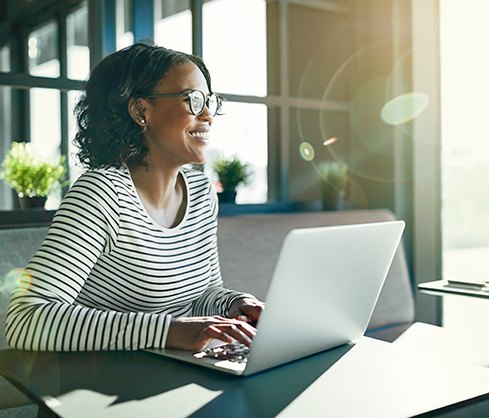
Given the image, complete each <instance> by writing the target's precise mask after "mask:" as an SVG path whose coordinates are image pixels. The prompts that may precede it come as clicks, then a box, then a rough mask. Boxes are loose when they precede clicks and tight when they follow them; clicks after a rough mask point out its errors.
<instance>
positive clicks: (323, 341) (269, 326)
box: [147, 221, 404, 376]
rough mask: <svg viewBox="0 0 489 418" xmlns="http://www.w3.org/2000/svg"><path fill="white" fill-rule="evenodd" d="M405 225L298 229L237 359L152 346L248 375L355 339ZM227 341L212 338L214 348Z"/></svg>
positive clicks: (287, 240)
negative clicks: (253, 332) (249, 341)
mask: <svg viewBox="0 0 489 418" xmlns="http://www.w3.org/2000/svg"><path fill="white" fill-rule="evenodd" d="M403 230H404V222H403V221H393V222H380V223H366V224H359V225H344V226H331V227H320V228H305V229H295V230H292V231H291V232H290V233H289V234H288V235H287V236H286V237H285V239H284V241H283V244H282V248H281V251H280V255H279V257H278V261H277V264H276V266H275V270H274V273H273V277H272V281H271V283H270V287H269V289H268V293H267V296H266V298H265V302H266V309H265V310H264V311H263V312H262V314H261V316H260V320H259V321H258V324H257V334H256V336H255V337H254V339H253V343H252V345H251V348H250V349H249V353H248V354H247V356H242V357H243V358H242V359H238V361H236V360H235V359H232V360H229V359H226V358H225V357H226V356H224V358H223V356H219V355H217V357H215V358H213V357H210V356H208V355H205V354H202V352H200V353H195V352H192V351H186V350H179V349H172V348H166V349H147V351H150V352H152V353H155V354H159V355H163V356H167V357H171V358H175V359H178V360H183V361H187V362H190V363H193V364H197V365H200V366H204V367H210V368H213V369H216V370H220V371H223V372H227V373H232V374H235V375H242V376H248V375H251V374H254V373H258V372H261V371H264V370H267V369H270V368H273V367H277V366H280V365H282V364H285V363H288V362H291V361H294V360H298V359H300V358H303V357H306V356H310V355H312V354H315V353H318V352H321V351H324V350H328V349H331V348H334V347H337V346H340V345H342V344H346V343H349V342H354V341H355V340H357V339H358V338H360V337H362V336H363V335H364V333H365V331H366V329H367V326H368V323H369V321H370V317H371V315H372V312H373V309H374V307H375V304H376V302H377V299H378V297H379V294H380V291H381V289H382V286H383V283H384V280H385V278H386V276H387V273H388V271H389V267H390V265H391V262H392V259H393V258H394V254H395V252H396V250H397V247H398V245H399V241H400V239H401V236H402V232H403ZM222 344H223V342H222V341H217V340H214V341H212V342H211V344H210V347H211V348H212V347H216V346H221V345H222ZM225 349H226V348H225V347H224V348H222V347H221V348H219V349H217V351H219V350H221V351H222V350H225Z"/></svg>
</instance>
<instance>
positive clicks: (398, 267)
mask: <svg viewBox="0 0 489 418" xmlns="http://www.w3.org/2000/svg"><path fill="white" fill-rule="evenodd" d="M392 220H397V218H396V216H395V215H394V214H393V213H392V212H390V211H388V210H371V211H367V210H365V211H363V210H360V211H340V212H317V213H299V214H290V215H289V214H286V215H244V216H236V217H229V218H219V229H218V245H219V258H220V264H221V272H222V277H223V280H224V283H225V285H226V287H228V288H230V289H235V290H240V291H243V292H248V293H251V294H253V295H255V296H256V297H257V298H259V299H261V300H264V299H265V296H266V292H267V289H268V286H269V284H270V280H271V278H272V274H273V270H274V268H275V264H276V262H277V260H278V256H279V252H280V248H281V246H282V241H283V240H284V238H285V236H286V235H287V233H288V232H289V231H291V230H292V229H297V228H312V227H318V226H332V225H348V224H359V223H366V222H385V221H392ZM414 313H415V311H414V297H413V292H412V287H411V282H410V277H409V271H408V267H407V262H406V256H405V252H404V246H403V245H400V246H399V248H398V250H397V252H396V255H395V257H394V260H393V262H392V266H391V268H390V271H389V273H388V276H387V278H386V281H385V284H384V287H383V289H382V292H381V294H380V296H379V300H378V302H377V305H376V307H375V310H374V313H373V315H372V318H371V320H370V324H369V327H368V329H369V330H372V329H377V328H381V327H384V326H389V325H397V324H404V323H410V322H413V321H414Z"/></svg>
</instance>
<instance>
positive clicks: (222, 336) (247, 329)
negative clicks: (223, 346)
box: [205, 320, 256, 346]
mask: <svg viewBox="0 0 489 418" xmlns="http://www.w3.org/2000/svg"><path fill="white" fill-rule="evenodd" d="M228 321H229V320H228ZM205 334H206V336H208V337H210V338H215V339H218V340H221V341H224V342H226V343H229V342H231V341H232V338H234V339H235V340H237V341H239V342H241V343H243V344H246V345H247V346H250V345H251V341H252V339H253V337H254V336H255V334H256V332H255V331H254V328H253V327H251V326H250V325H248V324H247V323H246V322H242V321H236V323H234V322H232V323H230V322H227V323H215V324H213V325H209V326H208V327H207V328H206V330H205ZM230 337H231V338H230Z"/></svg>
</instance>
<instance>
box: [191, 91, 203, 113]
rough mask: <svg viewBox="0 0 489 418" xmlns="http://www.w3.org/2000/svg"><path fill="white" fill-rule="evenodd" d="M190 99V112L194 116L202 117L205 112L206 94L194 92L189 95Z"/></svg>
mask: <svg viewBox="0 0 489 418" xmlns="http://www.w3.org/2000/svg"><path fill="white" fill-rule="evenodd" d="M188 97H189V99H190V110H191V111H192V113H193V114H194V115H200V114H201V113H202V112H203V111H204V107H205V96H204V93H202V92H201V91H198V90H194V91H193V92H191V93H190V94H189V95H188Z"/></svg>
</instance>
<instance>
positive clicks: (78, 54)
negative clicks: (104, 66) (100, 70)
mask: <svg viewBox="0 0 489 418" xmlns="http://www.w3.org/2000/svg"><path fill="white" fill-rule="evenodd" d="M66 35H67V40H66V44H67V48H68V51H67V54H68V78H71V79H73V80H85V79H86V78H87V77H88V74H89V72H90V50H89V48H88V6H87V5H86V4H85V5H83V6H82V7H81V8H79V9H78V10H76V11H74V12H73V13H70V14H69V15H68V16H67V17H66Z"/></svg>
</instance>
